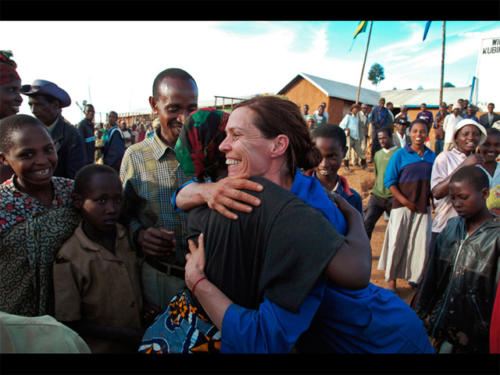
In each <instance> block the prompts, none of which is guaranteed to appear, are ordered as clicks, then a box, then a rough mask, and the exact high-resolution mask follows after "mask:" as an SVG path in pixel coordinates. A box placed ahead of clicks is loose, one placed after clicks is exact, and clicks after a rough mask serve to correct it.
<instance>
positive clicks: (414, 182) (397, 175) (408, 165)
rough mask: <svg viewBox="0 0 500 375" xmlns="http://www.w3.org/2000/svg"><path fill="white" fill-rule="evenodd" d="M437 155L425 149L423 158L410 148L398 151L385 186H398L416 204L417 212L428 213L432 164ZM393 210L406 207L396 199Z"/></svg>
mask: <svg viewBox="0 0 500 375" xmlns="http://www.w3.org/2000/svg"><path fill="white" fill-rule="evenodd" d="M435 159H436V154H434V152H432V151H431V150H430V149H428V148H427V147H425V150H424V155H423V157H421V156H420V155H419V154H418V153H417V152H415V151H413V150H412V149H411V148H410V146H405V147H404V148H402V149H400V150H398V151H396V152H395V153H394V155H392V157H391V160H389V164H388V165H387V168H386V170H385V176H384V185H385V186H386V187H387V188H389V187H390V186H392V185H397V187H398V188H399V190H400V191H401V193H402V194H403V195H404V196H405V197H406V198H408V200H409V201H411V202H413V203H415V206H416V211H417V212H419V213H427V207H428V206H429V203H430V198H431V186H430V180H431V172H432V164H433V163H434V160H435ZM392 206H393V208H400V207H404V205H403V204H401V202H399V201H398V200H397V199H396V197H394V200H393V203H392Z"/></svg>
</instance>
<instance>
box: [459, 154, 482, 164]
mask: <svg viewBox="0 0 500 375" xmlns="http://www.w3.org/2000/svg"><path fill="white" fill-rule="evenodd" d="M483 163H484V158H483V155H481V154H479V153H477V154H470V155H469V156H467V158H466V159H465V160H464V161H463V162H462V164H461V167H466V166H470V165H477V164H481V165H482V164H483Z"/></svg>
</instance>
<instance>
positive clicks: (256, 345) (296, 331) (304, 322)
mask: <svg viewBox="0 0 500 375" xmlns="http://www.w3.org/2000/svg"><path fill="white" fill-rule="evenodd" d="M198 244H199V246H198V247H196V245H195V244H194V242H193V241H192V240H189V249H190V251H191V254H188V255H187V256H186V273H185V277H186V285H187V287H188V288H189V289H190V290H191V291H192V293H193V294H194V296H195V297H196V298H197V299H198V301H199V302H200V303H201V305H202V306H203V309H204V310H205V312H206V313H207V314H208V316H209V317H210V319H211V320H212V323H213V324H215V326H216V327H217V328H219V330H221V332H222V345H221V352H224V353H289V352H290V351H291V350H292V348H293V346H294V345H295V342H296V341H297V340H298V338H299V337H300V335H301V334H302V333H303V332H305V331H306V330H307V328H309V326H310V324H311V321H312V319H313V317H314V315H315V314H316V311H317V310H318V308H319V305H320V302H321V299H322V296H323V292H324V284H322V283H319V284H318V285H317V286H316V287H315V288H314V289H313V290H312V291H311V293H309V295H308V296H307V297H306V299H305V301H304V302H303V303H302V304H301V306H300V308H299V311H298V312H297V313H292V312H290V311H287V310H285V309H283V308H281V307H279V306H278V305H276V304H274V303H273V302H271V301H270V300H269V299H267V298H266V297H264V302H262V303H261V304H260V305H259V309H258V310H252V309H246V308H244V307H242V306H239V305H236V304H234V303H233V302H232V301H231V300H230V299H229V298H227V297H226V295H224V293H223V292H222V291H221V290H220V289H218V288H217V287H216V286H215V285H214V284H212V283H211V282H210V281H209V280H208V279H206V278H204V277H205V275H204V272H203V268H204V264H205V259H204V248H203V234H201V235H200V237H199V239H198ZM200 280H201V281H200ZM193 287H194V290H193Z"/></svg>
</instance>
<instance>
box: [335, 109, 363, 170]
mask: <svg viewBox="0 0 500 375" xmlns="http://www.w3.org/2000/svg"><path fill="white" fill-rule="evenodd" d="M360 109H361V106H360V105H359V104H357V103H354V104H353V105H352V106H351V112H350V113H348V114H347V115H345V116H344V118H343V119H342V121H341V122H340V125H339V126H340V127H341V128H342V129H344V131H345V134H346V138H347V147H348V150H347V153H346V156H345V158H344V166H345V167H344V168H345V170H346V171H349V172H350V171H351V169H350V168H349V160H351V163H353V164H354V163H355V161H356V156H358V157H359V158H360V159H361V167H362V168H363V169H366V159H365V153H364V152H363V151H362V149H361V138H360V136H359V118H358V116H357V114H358V112H359V110H360ZM354 153H356V155H354Z"/></svg>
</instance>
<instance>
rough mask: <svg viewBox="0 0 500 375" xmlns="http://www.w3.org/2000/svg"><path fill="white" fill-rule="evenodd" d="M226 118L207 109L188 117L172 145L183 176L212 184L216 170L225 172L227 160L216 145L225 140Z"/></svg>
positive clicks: (221, 113)
mask: <svg viewBox="0 0 500 375" xmlns="http://www.w3.org/2000/svg"><path fill="white" fill-rule="evenodd" d="M228 118H229V114H228V113H226V112H224V111H216V110H214V109H210V108H203V109H199V110H197V111H196V112H193V113H192V114H191V115H190V116H189V117H188V119H187V121H186V123H185V124H184V127H183V128H182V130H181V133H180V135H179V139H178V140H177V144H176V145H175V153H176V155H177V159H178V160H179V163H180V164H181V165H182V170H183V171H184V173H185V174H186V176H195V177H196V178H197V179H198V180H200V181H205V180H206V179H207V178H209V179H210V180H212V181H215V180H216V172H217V170H219V169H225V161H226V158H225V156H224V153H222V152H221V151H220V150H219V145H220V144H221V143H222V141H223V140H224V138H225V137H226V133H225V129H226V124H227V120H228Z"/></svg>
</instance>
